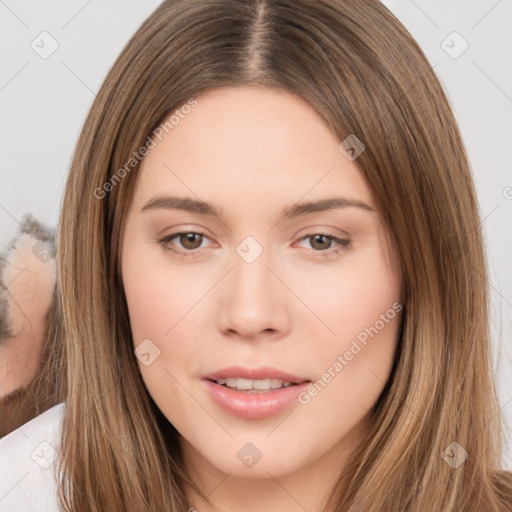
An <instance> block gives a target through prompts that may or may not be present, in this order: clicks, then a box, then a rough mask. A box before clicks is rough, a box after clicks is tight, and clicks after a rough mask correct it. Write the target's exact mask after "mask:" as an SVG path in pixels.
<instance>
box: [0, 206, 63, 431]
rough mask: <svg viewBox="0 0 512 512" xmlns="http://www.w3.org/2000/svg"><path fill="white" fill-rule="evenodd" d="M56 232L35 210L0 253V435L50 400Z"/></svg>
mask: <svg viewBox="0 0 512 512" xmlns="http://www.w3.org/2000/svg"><path fill="white" fill-rule="evenodd" d="M55 286H56V269H55V238H54V233H53V231H52V230H50V229H48V228H47V227H46V226H44V225H43V224H41V223H40V222H38V221H37V220H36V219H34V218H33V217H32V216H31V215H25V217H24V218H23V220H22V222H21V224H20V228H19V232H18V234H17V236H16V237H15V238H14V239H13V240H12V241H11V242H10V243H9V245H8V247H7V249H6V250H5V251H4V252H3V253H2V254H0V437H3V436H5V435H7V434H8V433H10V432H12V431H13V430H15V429H17V428H18V427H19V426H21V425H23V424H24V423H26V422H27V421H29V420H30V419H32V418H34V417H35V416H37V415H38V414H41V413H42V412H44V411H45V410H46V409H47V408H48V407H49V406H50V405H49V400H50V401H51V398H50V397H51V395H52V389H53V387H52V385H51V383H49V382H46V383H43V382H40V379H39V378H38V377H39V375H40V373H41V370H42V368H43V366H44V365H45V364H47V363H48V360H49V355H50V343H49V338H48V334H49V332H50V329H49V328H50V326H51V325H53V321H54V318H55V301H54V297H55Z"/></svg>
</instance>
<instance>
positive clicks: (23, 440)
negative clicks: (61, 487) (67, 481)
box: [0, 403, 65, 512]
mask: <svg viewBox="0 0 512 512" xmlns="http://www.w3.org/2000/svg"><path fill="white" fill-rule="evenodd" d="M64 408H65V406H64V404H63V403H60V404H58V405H56V406H54V407H52V408H51V409H48V410H47V411H45V412H44V413H43V414H40V415H39V416H36V417H35V418H34V419H32V420H31V421H29V422H28V423H25V424H24V425H22V426H21V427H19V428H18V429H16V430H15V431H14V432H11V433H10V434H8V435H6V436H5V437H3V438H1V439H0V475H2V478H0V509H1V510H9V511H12V512H16V511H20V512H21V511H23V512H28V511H31V510H34V511H35V510H37V511H41V512H43V511H44V512H57V511H58V507H57V498H56V491H57V484H56V480H55V477H54V472H53V470H54V462H55V460H56V459H57V454H58V449H59V442H60V426H61V422H62V416H63V412H64Z"/></svg>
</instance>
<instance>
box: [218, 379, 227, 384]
mask: <svg viewBox="0 0 512 512" xmlns="http://www.w3.org/2000/svg"><path fill="white" fill-rule="evenodd" d="M217 384H226V379H218V380H217Z"/></svg>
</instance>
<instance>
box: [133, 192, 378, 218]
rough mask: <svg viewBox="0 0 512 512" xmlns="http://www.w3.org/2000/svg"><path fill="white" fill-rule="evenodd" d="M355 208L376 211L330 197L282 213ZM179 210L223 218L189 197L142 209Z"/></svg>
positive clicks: (154, 201) (161, 201) (170, 198)
mask: <svg viewBox="0 0 512 512" xmlns="http://www.w3.org/2000/svg"><path fill="white" fill-rule="evenodd" d="M347 207H354V208H360V209H362V210H367V211H371V212H373V211H375V209H374V208H372V207H371V206H369V205H367V204H366V203H363V202H362V201H359V200H358V199H348V198H345V197H329V198H325V199H319V200H317V201H307V202H302V203H295V204H293V205H292V206H290V207H287V208H285V209H284V210H283V211H282V212H281V216H282V217H283V218H287V219H291V218H295V217H299V216H301V215H307V214H309V213H315V212H323V211H327V210H335V209H338V208H347ZM159 208H163V209H177V210H183V211H186V212H190V213H197V214H200V215H210V216H214V217H218V218H221V214H220V212H219V210H218V209H217V208H216V207H215V206H214V205H212V204H210V203H207V202H204V201H198V200H195V199H191V198H188V197H178V196H162V195H160V196H155V197H152V198H151V199H150V200H149V201H148V202H147V203H146V204H145V205H144V206H143V207H142V208H141V210H140V211H141V213H142V212H145V211H149V210H155V209H159Z"/></svg>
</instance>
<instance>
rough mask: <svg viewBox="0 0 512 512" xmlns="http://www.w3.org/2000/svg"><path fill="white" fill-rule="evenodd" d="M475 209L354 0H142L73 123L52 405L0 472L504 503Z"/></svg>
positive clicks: (214, 488) (98, 504)
mask: <svg viewBox="0 0 512 512" xmlns="http://www.w3.org/2000/svg"><path fill="white" fill-rule="evenodd" d="M479 226H480V223H479V218H478V211H477V203H476V198H475V191H474V188H473V184H472V181H471V176H470V171H469V164H468V160H467V156H466V153H465V150H464V147H463V144H462V141H461V137H460V133H459V131H458V128H457V125H456V122H455V119H454V117H453V115H452V112H451V110H450V107H449V104H448V102H447V99H446V96H445V94H444V92H443V89H442V87H441V86H440V84H439V81H438V79H437V77H436V76H435V74H434V72H433V70H432V69H431V67H430V65H429V64H428V61H427V60H426V58H425V56H424V55H423V53H422V52H421V50H420V48H419V47H418V45H417V44H416V43H415V41H414V40H413V39H412V38H411V36H410V35H409V33H408V32H407V31H406V30H405V29H404V27H403V26H402V25H401V24H400V23H399V22H398V21H397V20H396V18H395V17H394V16H393V15H392V14H391V13H390V12H389V11H388V10H387V9H386V8H385V7H384V6H382V5H381V4H380V3H379V2H373V1H372V2H365V3H364V4H363V3H362V2H357V1H354V0H344V1H341V0H321V1H317V2H307V1H305V0H304V1H293V2H292V1H284V0H283V1H268V0H267V1H264V0H255V1H239V0H219V1H215V2H202V1H196V0H186V1H184V0H182V1H164V2H163V3H162V4H161V5H160V6H159V7H158V8H157V9H156V11H155V12H154V13H153V14H152V15H151V16H150V17H149V18H148V20H146V22H145V23H144V24H143V25H142V26H141V27H140V29H139V30H138V31H137V32H136V34H135V35H134V36H133V38H132V39H131V40H130V41H129V43H128V44H127V46H126V48H125V49H124V51H123V52H122V54H121V55H120V57H119V58H118V60H117V62H116V63H115V64H114V66H113V68H112V70H111V71H110V73H109V75H108V77H107V79H106V81H105V83H104V85H103V87H102V88H101V90H100V92H99V93H98V96H97V98H96V100H95V102H94V104H93V106H92V109H91V112H90V114H89V116H88V118H87V120H86V123H85V126H84V128H83V131H82V134H81V136H80V138H79V141H78V145H77V148H76V152H75V155H74V158H73V162H72V166H71V170H70V173H69V177H68V182H67V186H66V191H65V196H64V201H63V209H62V215H61V219H60V224H59V237H58V283H59V287H58V291H59V296H58V307H59V311H60V315H61V317H62V329H55V330H54V336H55V338H56V339H57V340H59V339H61V340H62V343H63V344H64V346H63V359H62V362H61V363H59V361H58V360H57V361H55V362H54V367H55V366H58V365H59V364H62V366H63V367H65V368H66V372H65V376H64V378H63V379H62V383H61V393H62V395H61V396H62V404H59V405H57V406H56V407H54V408H52V409H50V410H49V411H47V412H46V413H45V414H43V415H42V416H41V417H39V419H40V418H43V417H44V428H43V426H41V427H40V428H38V427H37V426H34V425H35V424H34V423H33V422H30V423H29V424H27V425H28V426H27V430H28V429H30V431H29V434H28V440H26V439H25V440H23V439H21V437H20V436H18V437H17V438H16V439H15V440H13V437H12V435H11V436H7V437H6V438H5V439H6V440H7V441H6V442H4V445H5V446H8V448H9V450H10V454H11V455H10V461H11V466H12V465H14V466H15V465H16V464H18V466H19V467H15V468H14V469H13V470H12V473H15V472H16V471H17V473H16V474H17V475H18V478H22V474H21V469H20V467H21V466H23V464H22V463H21V462H17V461H18V459H19V457H18V459H17V458H16V456H15V455H14V452H15V451H16V450H17V451H18V453H21V451H22V450H23V449H25V450H26V451H28V447H31V448H32V451H31V452H30V453H31V456H32V459H33V460H35V459H37V458H39V459H40V464H39V466H41V465H42V466H46V469H49V470H50V471H54V472H55V476H56V477H57V479H58V480H59V485H58V486H57V488H56V491H55V492H56V494H57V496H58V501H59V503H60V504H61V506H62V510H93V511H100V510H101V511H103V510H127V511H131V510H133V511H150V510H173V511H178V510H179V511H185V510H199V511H200V510H240V509H243V510H298V509H306V510H311V511H328V510H329V511H330V510H336V511H340V510H343V511H344V512H352V511H356V510H357V511H361V510H364V511H374V512H377V511H389V510H393V511H397V510H399V511H407V512H416V511H417V512H419V511H424V510H430V511H439V512H441V511H443V512H444V511H450V510H454V511H455V510H457V511H462V510H463V511H465V512H471V511H475V512H476V511H479V512H480V511H482V510H488V511H505V510H510V506H511V494H512V482H511V479H510V476H509V474H508V473H506V472H505V471H501V470H500V464H501V462H500V454H501V452H500V450H501V448H500V428H501V427H500V423H499V414H498V411H499V407H498V403H497V401H496V396H495V391H494V387H493V380H492V373H491V368H490V352H489V350H490V347H489V344H490V341H489V331H488V311H487V281H486V270H485V258H484V252H483V246H482V235H481V231H480V227H479ZM45 415H46V416H45ZM37 420H38V418H36V420H34V421H36V422H37ZM60 422H62V423H60ZM41 424H42V425H43V421H41ZM60 425H62V431H60V430H59V428H57V427H59V426H60ZM45 429H46V430H45ZM43 431H45V432H47V433H48V436H46V437H45V436H44V435H43V436H41V432H43ZM9 437H11V439H9ZM36 441H37V444H36ZM7 442H8V443H9V444H8V445H7ZM45 443H46V444H45ZM23 467H24V468H25V470H26V469H27V466H23ZM50 468H52V469H50ZM42 471H45V470H42ZM27 474H29V476H28V477H27V478H28V479H30V478H31V474H30V471H29V470H28V473H27ZM38 474H42V475H43V477H42V478H46V480H45V482H51V479H50V477H48V473H43V472H41V473H38ZM12 485H13V486H14V487H13V489H14V490H13V491H10V492H12V493H16V492H17V491H16V489H18V488H22V489H27V488H23V483H19V482H18V479H16V478H13V481H12ZM41 485H43V484H42V483H41ZM44 485H46V484H44ZM24 492H25V493H26V494H27V493H28V494H30V492H31V491H30V490H25V491H24ZM10 495H11V494H7V498H4V499H9V496H10ZM0 503H1V502H0ZM51 506H56V503H55V504H54V505H48V507H51Z"/></svg>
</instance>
